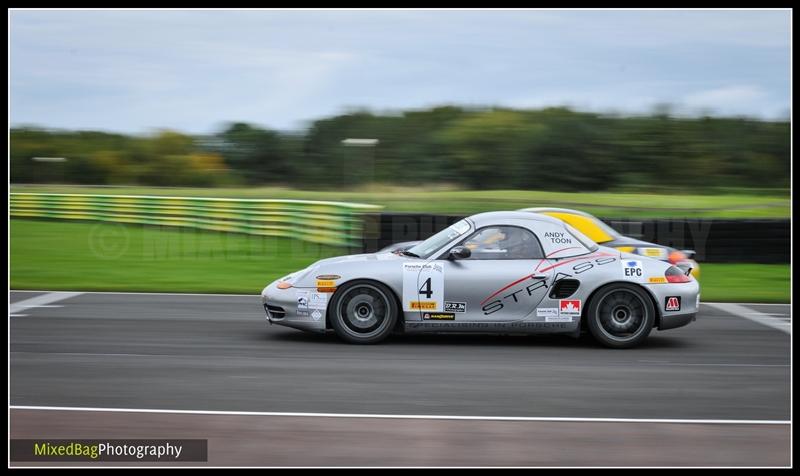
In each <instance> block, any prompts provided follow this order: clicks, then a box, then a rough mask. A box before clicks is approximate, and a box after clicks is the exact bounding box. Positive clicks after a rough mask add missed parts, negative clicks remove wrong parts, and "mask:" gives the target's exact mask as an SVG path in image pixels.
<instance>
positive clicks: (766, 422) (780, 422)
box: [9, 405, 791, 425]
mask: <svg viewBox="0 0 800 476" xmlns="http://www.w3.org/2000/svg"><path fill="white" fill-rule="evenodd" d="M9 409H11V410H43V411H69V412H113V413H169V414H179V415H230V416H283V417H322V418H382V419H402V420H486V421H534V422H535V421H539V422H590V423H693V424H706V425H789V424H791V421H789V420H703V419H696V420H693V419H657V418H653V419H651V418H567V417H507V416H461V415H391V414H368V413H299V412H244V411H222V410H163V409H150V408H98V407H85V408H84V407H52V406H29V405H10V406H9Z"/></svg>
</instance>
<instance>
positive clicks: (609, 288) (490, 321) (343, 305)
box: [261, 212, 700, 348]
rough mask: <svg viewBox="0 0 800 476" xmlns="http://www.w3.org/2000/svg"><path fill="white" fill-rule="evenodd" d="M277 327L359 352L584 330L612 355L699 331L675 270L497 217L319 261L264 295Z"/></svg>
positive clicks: (523, 217)
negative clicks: (438, 338) (446, 338)
mask: <svg viewBox="0 0 800 476" xmlns="http://www.w3.org/2000/svg"><path fill="white" fill-rule="evenodd" d="M261 299H262V302H263V305H264V309H265V311H266V313H267V319H268V320H269V322H270V323H273V324H280V325H284V326H289V327H294V328H297V329H301V330H305V331H313V332H326V331H327V330H330V329H332V330H333V331H335V332H336V334H337V335H338V336H339V337H341V338H342V339H343V340H345V341H347V342H351V343H357V344H371V343H376V342H380V341H382V340H383V339H385V338H386V337H387V336H388V335H389V334H391V333H392V332H396V331H397V332H407V333H410V332H480V333H499V334H520V333H521V334H538V333H562V334H570V335H573V336H575V337H577V336H579V335H580V333H581V331H582V330H588V331H589V333H591V334H592V336H594V338H595V339H597V340H598V341H599V342H600V343H602V344H604V345H606V346H608V347H615V348H626V347H633V346H635V345H638V344H640V343H641V342H642V341H643V340H644V339H645V338H646V337H647V336H648V335H649V334H650V331H651V330H652V328H653V327H656V328H658V329H660V330H664V329H672V328H675V327H680V326H683V325H686V324H688V323H689V322H691V321H693V320H694V318H695V315H696V313H697V309H698V306H699V303H700V288H699V285H698V283H697V281H696V280H695V279H694V278H693V277H692V276H691V275H689V274H687V272H685V271H683V270H681V269H680V268H678V267H676V266H673V265H671V264H670V263H667V262H664V261H659V260H657V259H652V258H648V257H645V256H640V255H635V254H630V253H626V252H622V251H619V250H616V249H613V248H606V247H602V246H598V245H597V244H596V243H594V242H593V241H591V240H590V239H589V238H587V237H586V236H585V235H583V234H581V233H580V232H579V231H577V230H575V229H574V228H572V227H571V226H570V225H568V224H566V223H564V222H563V221H561V220H558V219H556V218H553V217H549V216H546V215H541V214H537V213H530V212H489V213H481V214H478V215H473V216H471V217H468V218H465V219H463V220H461V221H459V222H457V223H455V224H453V225H452V226H450V227H448V228H446V229H445V230H442V231H441V232H439V233H437V234H435V235H433V236H431V237H430V238H428V239H427V240H425V241H423V242H420V243H418V244H417V245H415V246H413V247H411V248H410V249H407V250H402V251H395V252H384V253H380V252H379V253H374V254H361V255H351V256H342V257H339V258H329V259H323V260H320V261H317V262H316V263H314V264H312V265H311V266H309V267H308V268H306V269H303V270H300V271H297V272H296V273H292V274H290V275H289V276H286V277H284V278H281V279H279V280H277V281H275V282H273V283H272V284H270V285H269V286H267V287H266V288H264V290H263V291H262V293H261Z"/></svg>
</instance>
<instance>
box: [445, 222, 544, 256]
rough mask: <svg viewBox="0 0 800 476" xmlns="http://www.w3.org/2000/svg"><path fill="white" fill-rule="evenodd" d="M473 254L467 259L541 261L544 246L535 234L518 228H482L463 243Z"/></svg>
mask: <svg viewBox="0 0 800 476" xmlns="http://www.w3.org/2000/svg"><path fill="white" fill-rule="evenodd" d="M461 245H462V246H466V247H467V248H469V250H470V251H471V252H472V254H471V256H470V257H469V258H467V259H471V260H489V259H541V258H544V252H543V251H542V245H541V244H539V240H538V239H536V236H534V234H533V233H531V232H530V231H528V230H526V229H525V228H520V227H517V226H490V227H486V228H481V229H480V230H477V231H476V232H475V233H473V234H472V235H471V236H470V237H469V238H467V239H466V240H464V241H463V242H462V243H461Z"/></svg>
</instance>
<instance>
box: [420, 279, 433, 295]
mask: <svg viewBox="0 0 800 476" xmlns="http://www.w3.org/2000/svg"><path fill="white" fill-rule="evenodd" d="M423 294H424V295H425V299H430V298H431V296H433V290H432V289H431V278H428V279H426V280H425V282H424V283H422V287H420V288H419V295H420V296H422V295H423Z"/></svg>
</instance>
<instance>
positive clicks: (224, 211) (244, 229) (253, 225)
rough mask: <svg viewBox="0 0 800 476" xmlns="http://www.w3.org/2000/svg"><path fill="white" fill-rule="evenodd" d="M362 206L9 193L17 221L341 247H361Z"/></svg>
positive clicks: (366, 209) (369, 208)
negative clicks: (156, 228) (151, 228)
mask: <svg viewBox="0 0 800 476" xmlns="http://www.w3.org/2000/svg"><path fill="white" fill-rule="evenodd" d="M380 208H381V207H379V206H376V205H366V204H361V203H346V202H323V201H312V200H270V199H237V198H201V197H159V196H145V195H81V194H59V193H11V194H10V212H11V213H10V214H11V217H17V218H51V219H58V220H91V221H103V222H115V223H129V224H142V225H161V226H178V227H189V228H198V229H203V230H214V231H225V232H235V233H247V234H251V235H263V236H279V237H288V238H297V239H300V240H304V241H309V242H314V243H323V244H328V245H337V246H360V240H361V237H362V231H363V230H362V228H363V224H362V219H361V214H362V213H364V212H369V211H375V210H378V209H380Z"/></svg>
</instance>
